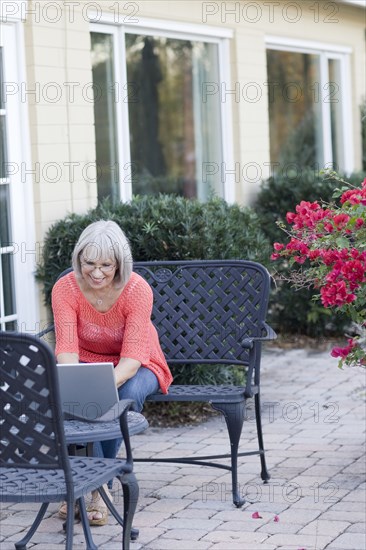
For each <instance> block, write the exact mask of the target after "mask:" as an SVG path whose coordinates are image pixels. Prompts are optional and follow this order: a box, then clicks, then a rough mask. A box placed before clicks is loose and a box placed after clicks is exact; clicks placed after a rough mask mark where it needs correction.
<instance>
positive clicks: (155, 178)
mask: <svg viewBox="0 0 366 550" xmlns="http://www.w3.org/2000/svg"><path fill="white" fill-rule="evenodd" d="M126 59H127V81H128V86H129V103H128V107H129V126H130V148H131V162H132V187H133V193H134V194H137V193H140V194H156V193H159V192H163V193H177V194H179V195H184V196H186V197H198V198H200V199H202V200H204V199H206V198H207V197H208V195H209V193H210V190H213V191H215V192H216V193H217V194H219V195H222V183H221V181H220V176H219V172H220V170H218V169H217V170H214V169H213V168H212V167H219V166H221V162H222V151H221V118H220V96H219V93H215V94H207V97H206V96H205V95H204V91H205V89H206V88H205V85H206V86H207V84H208V83H211V84H213V83H215V84H217V83H218V82H219V68H218V50H217V45H216V44H206V43H203V42H198V41H197V42H194V41H190V40H179V39H173V38H163V37H158V36H154V37H152V36H143V35H135V34H126ZM208 164H210V169H209V170H207V166H208ZM207 172H210V174H208V173H207Z"/></svg>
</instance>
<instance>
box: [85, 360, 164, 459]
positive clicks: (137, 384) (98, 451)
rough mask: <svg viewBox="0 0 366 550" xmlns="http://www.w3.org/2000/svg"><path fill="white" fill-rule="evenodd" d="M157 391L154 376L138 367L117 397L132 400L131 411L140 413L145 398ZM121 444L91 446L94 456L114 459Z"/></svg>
mask: <svg viewBox="0 0 366 550" xmlns="http://www.w3.org/2000/svg"><path fill="white" fill-rule="evenodd" d="M158 389H159V382H158V379H157V378H156V376H155V374H154V373H153V372H152V371H151V370H150V369H148V368H146V367H140V368H139V370H138V371H137V373H136V374H135V376H133V377H132V378H130V379H129V380H127V382H125V383H124V384H122V386H120V388H119V389H118V395H119V398H120V399H133V400H134V401H135V406H134V407H133V409H134V410H135V411H137V412H141V411H142V407H143V405H144V402H145V399H146V397H147V396H148V395H150V394H151V393H155V392H157V391H158ZM121 443H122V438H118V439H110V440H108V441H98V442H96V443H94V446H93V452H94V456H99V457H102V458H103V457H104V458H116V456H117V454H118V451H119V448H120V446H121Z"/></svg>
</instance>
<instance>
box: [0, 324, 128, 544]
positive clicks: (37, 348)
mask: <svg viewBox="0 0 366 550" xmlns="http://www.w3.org/2000/svg"><path fill="white" fill-rule="evenodd" d="M0 385H1V386H0V411H1V417H0V430H1V431H0V434H1V439H0V501H1V502H37V503H41V507H40V510H39V511H38V514H37V515H36V518H35V520H34V522H33V525H32V526H31V528H30V529H29V531H28V533H27V534H26V535H25V537H23V539H22V540H20V541H19V542H17V543H16V544H15V548H17V550H25V549H26V545H27V543H28V542H29V540H30V539H31V537H32V536H33V535H34V533H35V532H36V530H37V528H38V526H39V525H40V522H41V520H42V519H43V517H44V515H45V513H46V511H47V509H48V506H49V504H50V503H51V502H62V501H66V503H67V507H68V510H74V506H75V503H77V504H78V505H79V509H80V517H81V522H82V527H83V531H84V536H85V540H86V548H87V550H96V549H97V546H96V545H95V544H94V541H93V539H92V536H91V531H90V527H89V522H88V518H87V512H86V507H85V501H84V496H85V495H86V494H87V493H89V492H91V491H93V490H99V492H100V494H101V495H102V496H104V498H106V495H105V492H104V490H103V484H105V483H107V482H108V481H109V479H111V478H112V477H117V479H119V481H120V483H121V485H122V489H123V501H124V511H123V535H122V545H121V546H122V548H123V549H126V550H128V549H129V547H130V536H131V526H132V520H133V516H134V513H135V509H136V505H137V499H138V484H137V480H136V477H135V475H134V473H133V460H132V452H131V447H130V439H129V433H128V426H127V411H128V409H129V408H130V406H131V404H132V401H130V400H125V401H123V402H122V401H121V402H120V403H119V415H120V416H119V421H120V429H121V433H122V437H123V441H124V445H125V450H126V459H100V458H94V457H80V456H75V457H69V456H68V452H67V446H66V439H65V432H64V426H63V414H62V409H61V401H60V395H59V388H58V379H57V372H56V364H55V358H54V355H53V353H52V351H51V349H50V348H49V347H48V345H47V344H46V343H44V342H42V341H41V340H39V339H38V338H35V337H33V336H30V335H26V334H19V333H10V332H1V333H0ZM107 415H108V413H107ZM102 419H103V421H106V420H108V416H107V417H102ZM93 422H98V421H93ZM111 506H112V505H111ZM112 513H113V512H112ZM116 514H117V515H118V513H117V511H116ZM73 524H74V516H73V514H72V513H70V514H68V516H67V520H66V543H65V548H66V550H71V549H72V542H73Z"/></svg>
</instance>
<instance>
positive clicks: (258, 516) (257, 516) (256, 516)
mask: <svg viewBox="0 0 366 550" xmlns="http://www.w3.org/2000/svg"><path fill="white" fill-rule="evenodd" d="M252 518H253V519H262V516H260V515H259V512H253V514H252Z"/></svg>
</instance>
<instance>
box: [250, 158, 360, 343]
mask: <svg viewBox="0 0 366 550" xmlns="http://www.w3.org/2000/svg"><path fill="white" fill-rule="evenodd" d="M364 178H365V174H364V173H357V174H352V175H351V176H347V180H348V181H350V182H351V183H355V184H356V183H357V184H359V183H360V182H361V181H363V179H364ZM337 187H339V182H337V181H336V180H335V179H334V178H331V177H329V176H325V175H324V176H323V175H320V174H318V173H316V172H314V170H311V169H306V168H304V169H302V171H301V173H299V172H296V173H293V174H292V175H291V173H289V174H286V176H284V175H280V176H276V177H272V178H270V179H269V180H267V181H266V182H264V183H263V184H262V188H261V190H260V192H259V194H258V197H257V200H256V204H255V211H256V213H257V214H258V216H259V218H260V220H261V227H262V230H263V231H264V233H265V234H266V236H267V237H268V239H269V240H270V242H271V243H274V242H281V243H286V242H287V241H286V234H285V233H284V232H283V230H282V229H280V228H279V227H278V225H277V222H284V223H286V213H287V212H294V211H295V207H296V205H297V204H299V203H300V202H301V201H302V200H305V201H309V202H313V201H316V200H317V201H320V200H323V201H325V202H331V200H332V195H333V192H334V190H335V189H336V188H337ZM286 225H287V224H286ZM271 264H272V265H271V266H270V268H269V269H270V271H271V272H272V273H273V274H274V276H275V278H276V281H277V288H276V290H275V292H274V293H273V294H272V298H271V304H270V311H269V322H270V323H271V324H272V326H273V327H274V329H275V330H277V331H278V332H282V333H298V334H304V335H308V336H315V337H318V336H321V335H323V336H324V335H325V336H327V335H332V334H341V333H342V332H343V329H344V326H345V323H346V318H345V317H343V316H341V315H336V314H334V313H332V312H330V310H328V309H325V308H323V307H321V306H319V303H316V302H315V301H314V300H313V297H314V296H315V294H316V292H315V291H314V290H308V289H302V290H295V289H294V288H292V287H291V285H290V284H289V283H287V282H286V281H284V280H282V277H286V273H287V272H288V270H287V265H286V263H285V262H282V263H280V262H279V261H276V262H271ZM276 274H277V276H276Z"/></svg>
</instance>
